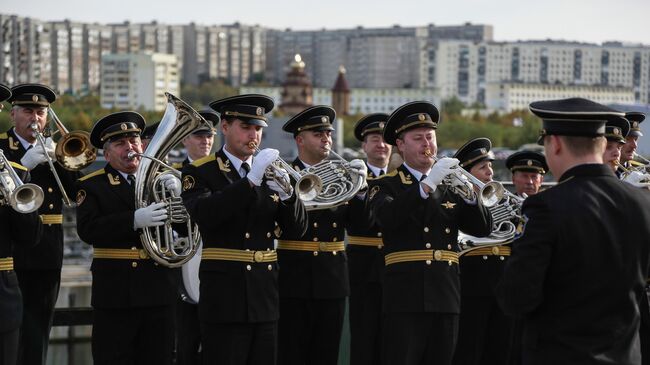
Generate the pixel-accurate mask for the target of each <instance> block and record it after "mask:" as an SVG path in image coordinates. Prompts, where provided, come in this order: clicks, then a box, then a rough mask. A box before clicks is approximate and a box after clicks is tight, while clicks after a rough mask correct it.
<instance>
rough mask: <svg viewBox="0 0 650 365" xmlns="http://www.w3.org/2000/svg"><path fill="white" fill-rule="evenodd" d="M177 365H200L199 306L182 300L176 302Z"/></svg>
mask: <svg viewBox="0 0 650 365" xmlns="http://www.w3.org/2000/svg"><path fill="white" fill-rule="evenodd" d="M175 332H176V336H175V337H176V365H197V364H200V363H201V361H200V353H199V350H200V347H201V325H200V324H199V306H198V305H197V304H192V303H188V302H186V301H184V300H182V299H180V298H179V299H178V301H177V302H176V331H175Z"/></svg>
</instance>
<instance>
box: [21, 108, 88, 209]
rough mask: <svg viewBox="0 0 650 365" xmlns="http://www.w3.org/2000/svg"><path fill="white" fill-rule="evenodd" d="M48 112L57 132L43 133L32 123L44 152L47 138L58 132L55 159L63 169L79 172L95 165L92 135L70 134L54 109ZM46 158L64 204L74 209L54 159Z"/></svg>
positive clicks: (35, 135) (47, 155) (85, 133)
mask: <svg viewBox="0 0 650 365" xmlns="http://www.w3.org/2000/svg"><path fill="white" fill-rule="evenodd" d="M48 112H49V113H50V115H51V116H52V122H53V123H54V125H55V126H56V129H57V131H56V132H53V133H52V132H50V131H49V130H48V131H43V132H41V131H39V129H38V124H37V123H32V125H31V128H32V132H33V134H34V137H35V138H36V139H37V140H38V143H39V144H40V145H41V147H42V148H43V150H46V148H45V138H46V137H51V136H53V135H54V134H55V133H57V132H58V133H60V134H61V138H60V139H59V142H58V143H57V144H56V147H55V149H54V157H55V158H56V161H57V162H58V163H59V165H61V167H63V168H64V169H66V170H69V171H79V170H81V169H83V168H85V167H86V166H88V165H90V164H91V163H93V161H95V159H96V158H97V149H96V148H95V147H94V146H93V145H92V144H91V143H90V134H89V133H88V132H85V131H74V132H69V131H68V129H67V128H66V127H65V126H64V125H63V123H62V122H61V120H60V119H59V117H57V115H56V113H55V112H54V110H53V109H52V108H49V107H48ZM45 157H46V158H47V162H48V164H49V165H50V170H51V171H52V174H53V175H54V179H55V180H56V184H57V185H58V186H59V190H60V191H61V195H62V197H63V203H64V204H65V205H66V206H67V207H73V206H74V203H73V202H72V201H71V200H70V198H69V197H68V194H67V193H66V191H65V188H64V187H63V184H62V183H61V178H60V177H59V174H58V173H57V172H56V168H55V167H54V161H53V160H52V157H50V155H49V154H47V152H46V153H45Z"/></svg>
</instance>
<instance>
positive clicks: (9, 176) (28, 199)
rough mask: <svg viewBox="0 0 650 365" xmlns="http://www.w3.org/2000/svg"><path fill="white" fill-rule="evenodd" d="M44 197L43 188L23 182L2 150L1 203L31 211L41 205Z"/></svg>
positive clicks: (0, 152) (19, 209)
mask: <svg viewBox="0 0 650 365" xmlns="http://www.w3.org/2000/svg"><path fill="white" fill-rule="evenodd" d="M43 198H44V195H43V189H41V187H40V186H38V185H36V184H29V183H27V184H25V183H23V182H22V180H21V179H20V177H18V174H16V170H14V168H13V167H12V166H11V162H9V160H8V159H7V157H6V156H5V154H4V152H3V151H2V150H0V205H10V206H11V207H12V208H14V210H15V211H17V212H18V213H31V212H33V211H35V210H37V209H38V208H40V207H41V204H43Z"/></svg>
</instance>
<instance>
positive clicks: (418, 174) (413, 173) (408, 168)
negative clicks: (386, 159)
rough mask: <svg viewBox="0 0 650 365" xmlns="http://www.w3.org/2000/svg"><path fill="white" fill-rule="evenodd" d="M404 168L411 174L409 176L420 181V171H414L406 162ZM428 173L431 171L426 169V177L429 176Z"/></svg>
mask: <svg viewBox="0 0 650 365" xmlns="http://www.w3.org/2000/svg"><path fill="white" fill-rule="evenodd" d="M404 167H406V169H407V170H409V172H410V173H411V175H413V177H414V178H415V179H416V180H417V181H420V179H421V178H422V173H421V172H420V171H418V170H415V169H414V168H412V167H411V166H409V165H408V164H407V163H406V162H404ZM430 172H431V169H428V170H427V175H429V173H430Z"/></svg>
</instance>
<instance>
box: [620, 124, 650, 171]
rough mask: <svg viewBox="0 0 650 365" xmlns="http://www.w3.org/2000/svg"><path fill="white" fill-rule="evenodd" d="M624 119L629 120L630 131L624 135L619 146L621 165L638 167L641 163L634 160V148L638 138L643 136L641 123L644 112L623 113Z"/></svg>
mask: <svg viewBox="0 0 650 365" xmlns="http://www.w3.org/2000/svg"><path fill="white" fill-rule="evenodd" d="M625 119H627V120H628V122H630V132H629V133H628V134H627V136H626V137H625V145H623V147H622V148H621V165H622V166H623V167H625V168H630V167H639V166H642V165H643V164H642V163H640V162H637V161H634V155H635V154H636V149H637V147H638V146H639V138H640V137H643V133H642V132H641V123H642V122H643V121H644V120H645V114H643V113H639V112H627V113H625Z"/></svg>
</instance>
